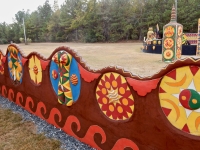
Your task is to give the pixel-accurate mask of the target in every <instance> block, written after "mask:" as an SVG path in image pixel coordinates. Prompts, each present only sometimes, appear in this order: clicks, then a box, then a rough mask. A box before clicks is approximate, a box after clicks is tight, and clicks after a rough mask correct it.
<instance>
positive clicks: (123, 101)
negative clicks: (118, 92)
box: [122, 98, 128, 106]
mask: <svg viewBox="0 0 200 150" xmlns="http://www.w3.org/2000/svg"><path fill="white" fill-rule="evenodd" d="M122 104H124V105H125V106H127V105H128V100H127V99H126V98H123V99H122Z"/></svg>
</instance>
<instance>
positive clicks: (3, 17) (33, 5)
mask: <svg viewBox="0 0 200 150" xmlns="http://www.w3.org/2000/svg"><path fill="white" fill-rule="evenodd" d="M1 1H3V2H1V5H0V23H3V22H6V23H7V24H10V23H13V19H14V18H15V14H16V13H17V12H18V11H20V10H23V9H24V10H25V11H26V10H28V9H29V10H30V13H31V12H33V11H35V10H37V7H38V6H40V5H41V6H42V5H43V4H44V3H45V1H46V0H1ZM64 1H65V0H58V5H59V6H60V5H61V4H63V3H64ZM49 4H50V5H51V6H53V4H54V0H49Z"/></svg>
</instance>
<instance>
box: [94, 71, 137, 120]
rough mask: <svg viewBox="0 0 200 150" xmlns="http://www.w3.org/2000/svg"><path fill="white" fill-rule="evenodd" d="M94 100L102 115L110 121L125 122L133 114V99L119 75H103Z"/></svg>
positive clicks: (111, 73) (123, 79)
mask: <svg viewBox="0 0 200 150" xmlns="http://www.w3.org/2000/svg"><path fill="white" fill-rule="evenodd" d="M96 98H97V102H98V105H99V107H100V109H101V110H102V112H103V113H104V115H106V116H107V117H108V118H110V119H112V120H127V119H129V118H130V117H131V116H132V114H133V111H134V99H133V96H132V94H131V91H130V89H129V87H128V84H127V82H126V79H125V78H124V77H123V76H121V75H120V74H117V73H114V72H109V73H106V74H104V75H103V76H102V78H101V79H100V81H99V83H98V85H97V88H96Z"/></svg>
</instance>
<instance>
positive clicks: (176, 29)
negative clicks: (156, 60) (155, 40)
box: [162, 5, 183, 62]
mask: <svg viewBox="0 0 200 150" xmlns="http://www.w3.org/2000/svg"><path fill="white" fill-rule="evenodd" d="M182 34H183V26H182V25H181V24H179V23H177V21H176V10H175V7H174V5H173V7H172V11H171V20H170V22H169V23H168V24H166V25H165V26H164V27H163V44H162V61H165V62H172V61H174V60H176V59H180V58H181V51H182Z"/></svg>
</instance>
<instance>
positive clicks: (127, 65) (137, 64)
mask: <svg viewBox="0 0 200 150" xmlns="http://www.w3.org/2000/svg"><path fill="white" fill-rule="evenodd" d="M59 46H67V47H70V48H71V49H73V50H75V51H77V53H78V55H79V56H81V57H82V58H83V60H84V61H85V62H86V64H87V66H89V67H90V68H91V69H94V70H98V69H102V68H104V67H108V66H120V67H122V68H124V69H125V70H126V71H129V72H131V73H132V74H134V75H138V76H141V77H146V76H152V75H154V74H156V73H157V72H159V71H160V70H161V69H162V68H163V67H165V66H166V65H168V63H165V62H162V61H161V58H162V57H161V54H150V53H143V52H142V50H141V48H142V43H139V42H138V43H136V42H132V43H130V42H127V43H125V42H124V43H123V42H120V43H92V44H91V43H31V44H29V45H24V44H19V47H20V49H21V50H22V51H23V52H24V54H25V56H27V55H28V54H29V53H31V52H33V51H36V52H38V53H40V54H41V55H43V56H44V57H45V58H48V57H49V56H50V55H51V53H52V52H53V51H54V50H55V49H56V48H57V47H59ZM7 47H8V45H0V49H1V50H2V51H3V53H4V54H5V53H6V49H7ZM185 57H188V56H182V58H185ZM193 57H196V56H193Z"/></svg>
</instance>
